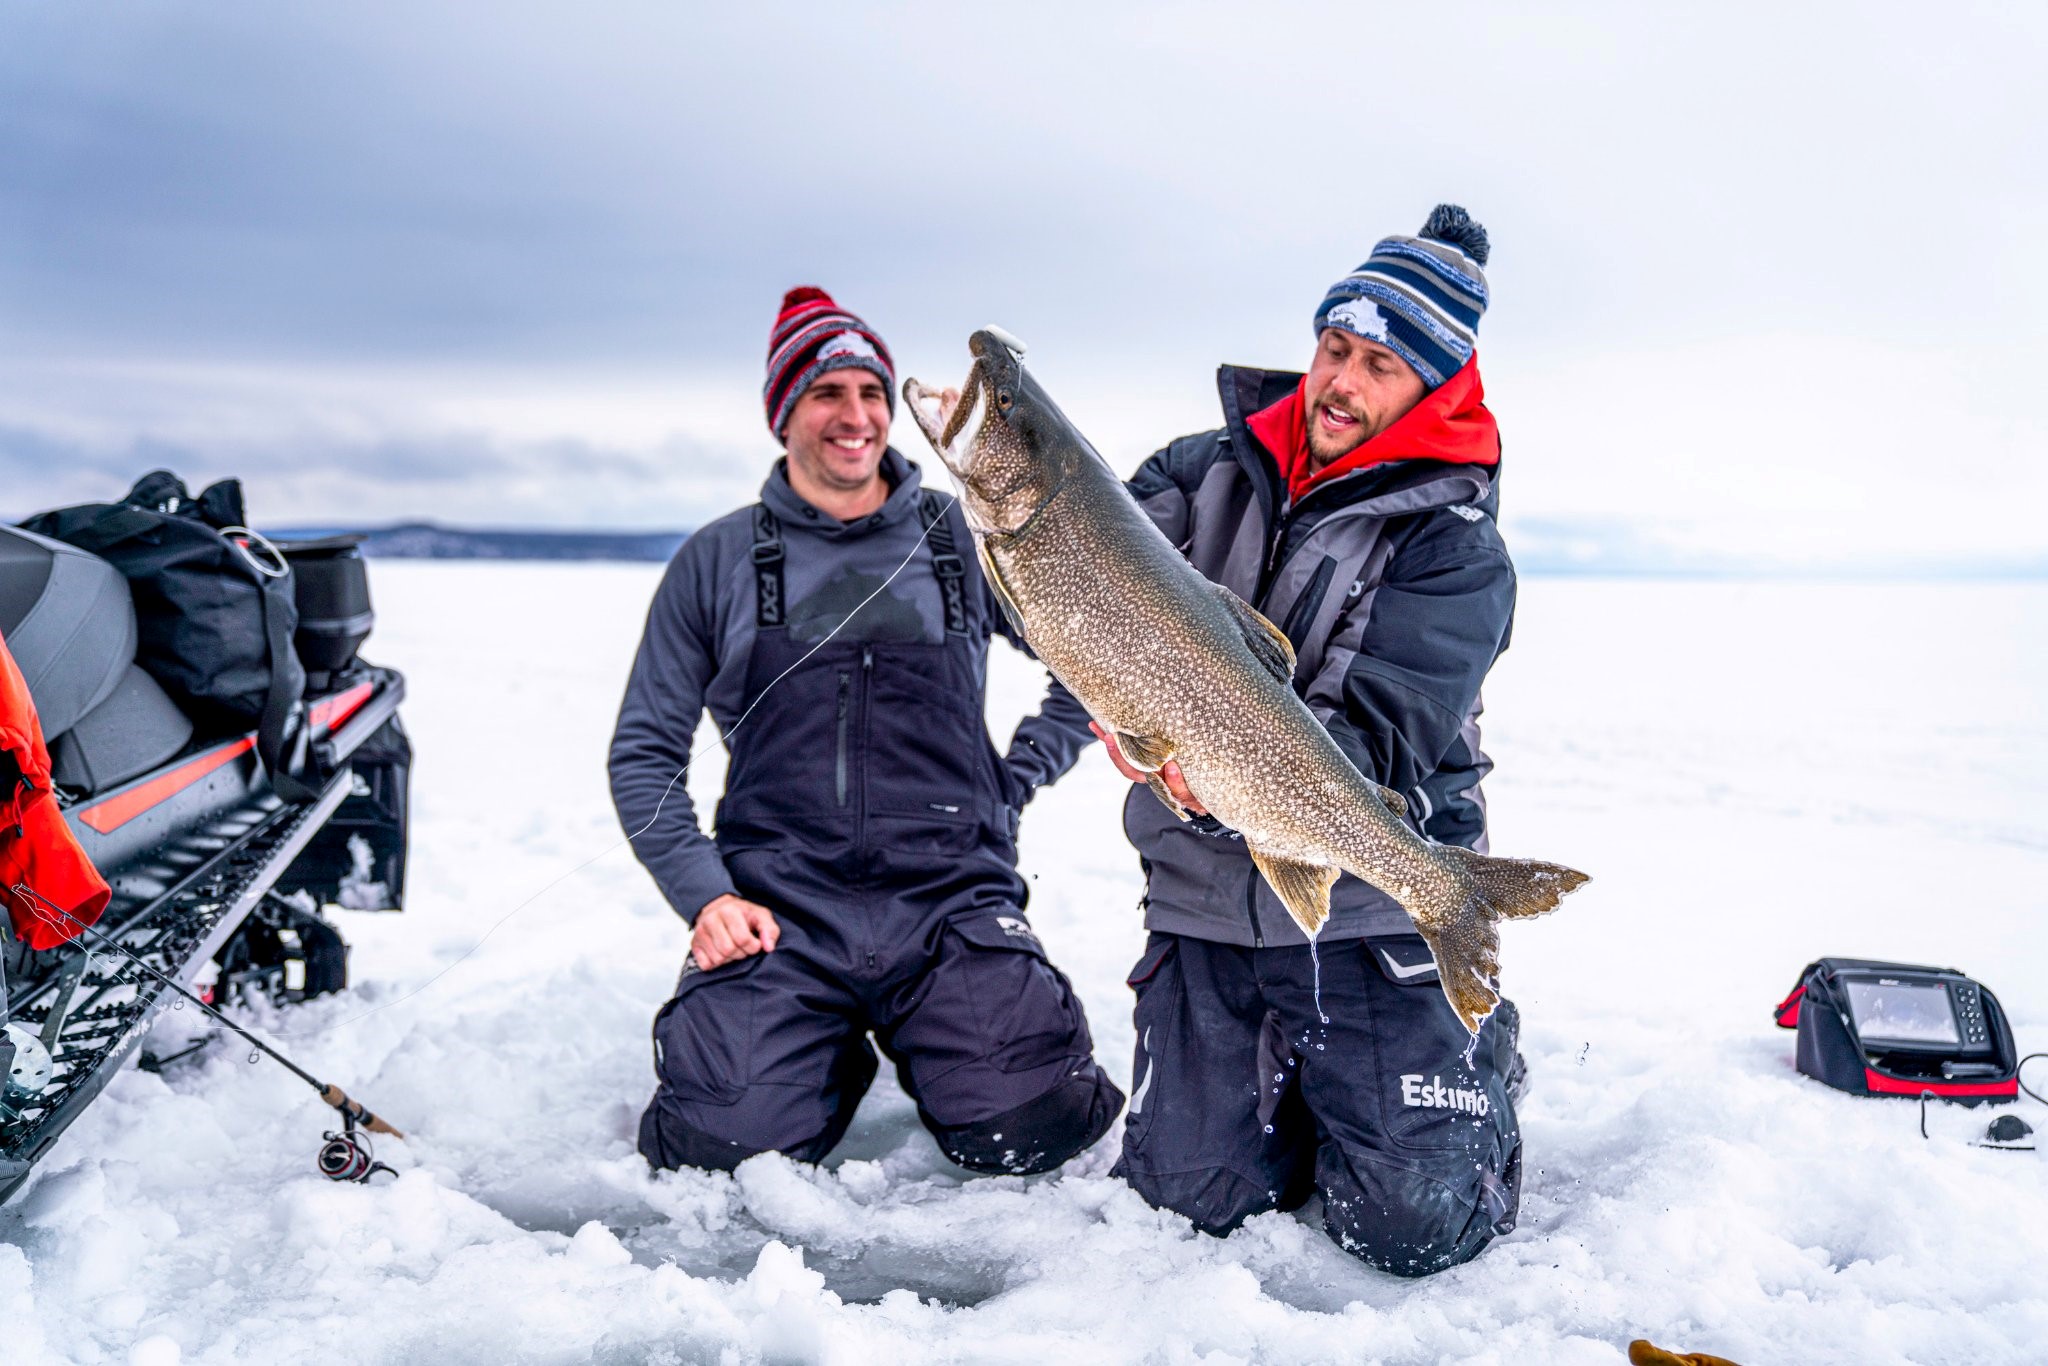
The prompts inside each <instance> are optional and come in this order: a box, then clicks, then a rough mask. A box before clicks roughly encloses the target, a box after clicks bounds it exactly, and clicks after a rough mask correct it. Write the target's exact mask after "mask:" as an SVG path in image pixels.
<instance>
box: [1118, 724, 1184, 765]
mask: <svg viewBox="0 0 2048 1366" xmlns="http://www.w3.org/2000/svg"><path fill="white" fill-rule="evenodd" d="M1116 747H1117V748H1118V749H1120V750H1122V751H1123V754H1124V758H1125V759H1126V760H1128V761H1129V763H1130V765H1131V767H1132V768H1135V769H1138V770H1139V771H1141V772H1144V773H1157V772H1158V771H1159V770H1160V769H1162V768H1165V767H1166V761H1167V760H1169V759H1171V758H1172V757H1173V746H1172V745H1170V744H1168V743H1167V742H1166V741H1164V740H1158V739H1154V738H1152V737H1150V736H1146V735H1132V734H1131V733H1130V732H1129V731H1121V730H1120V731H1118V732H1117V733H1116Z"/></svg>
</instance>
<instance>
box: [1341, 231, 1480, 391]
mask: <svg viewBox="0 0 2048 1366" xmlns="http://www.w3.org/2000/svg"><path fill="white" fill-rule="evenodd" d="M1491 251H1492V247H1491V245H1490V244H1489V243H1488V242H1487V240H1486V229H1485V228H1482V227H1480V226H1479V224H1477V223H1475V222H1473V221H1472V215H1471V214H1469V213H1466V212H1465V211H1464V210H1463V209H1461V208H1459V207H1458V206H1457V205H1456V204H1439V205H1437V206H1436V208H1435V209H1434V210H1432V211H1431V212H1430V215H1429V221H1428V222H1427V223H1424V224H1423V225H1422V232H1421V234H1420V235H1418V236H1415V237H1388V238H1383V239H1382V240H1381V241H1380V243H1379V245H1377V246H1375V247H1374V248H1373V249H1372V255H1371V256H1368V257H1367V258H1366V259H1365V264H1363V265H1361V266H1360V267H1359V268H1358V269H1357V270H1354V271H1352V272H1351V273H1350V274H1349V275H1347V276H1345V277H1344V278H1343V279H1341V280H1339V281H1338V282H1337V283H1336V284H1334V285H1331V286H1330V292H1329V294H1328V295H1327V296H1325V298H1324V299H1323V306H1322V307H1321V308H1318V309H1317V310H1316V335H1317V336H1318V337H1320V336H1322V335H1323V329H1324V328H1326V327H1341V328H1343V329H1344V330H1345V331H1346V332H1350V333H1352V334H1354V335H1356V336H1360V337H1364V338H1365V339H1366V340H1367V341H1375V342H1378V343H1379V344H1380V345H1382V346H1384V347H1387V348H1388V349H1390V350H1392V351H1393V352H1394V353H1395V354H1396V355H1398V356H1400V357H1401V359H1402V360H1405V361H1407V362H1408V364H1409V365H1410V366H1411V367H1412V368H1413V369H1414V371H1415V373H1416V374H1418V375H1420V376H1422V382H1423V383H1424V384H1426V385H1428V386H1429V387H1430V388H1432V389H1434V388H1436V387H1437V386H1438V385H1439V384H1442V383H1443V382H1444V381H1445V380H1447V379H1449V378H1450V377H1451V376H1452V375H1455V374H1456V373H1458V371H1459V370H1461V369H1463V368H1464V366H1465V362H1467V361H1469V360H1471V359H1472V351H1473V348H1474V346H1475V345H1476V344H1477V339H1478V333H1479V318H1480V315H1481V314H1483V313H1485V312H1486V274H1485V272H1484V271H1482V270H1481V269H1480V267H1481V266H1484V265H1485V264H1486V258H1487V256H1488V255H1489V254H1491Z"/></svg>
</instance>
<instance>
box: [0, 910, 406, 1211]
mask: <svg viewBox="0 0 2048 1366" xmlns="http://www.w3.org/2000/svg"><path fill="white" fill-rule="evenodd" d="M13 890H14V894H15V895H16V896H17V897H19V898H21V899H22V900H24V901H26V902H27V903H28V904H29V906H30V907H31V908H33V909H34V910H35V912H36V914H38V915H40V916H42V917H43V918H44V919H45V920H50V921H51V923H52V924H53V925H54V924H55V923H56V922H55V921H54V920H52V919H51V917H52V915H53V914H54V915H56V916H61V917H63V918H64V919H65V920H68V921H69V922H71V924H72V925H73V926H75V927H76V928H77V930H78V931H79V932H80V933H82V934H88V935H91V936H92V938H93V939H94V940H95V941H96V942H97V943H98V944H99V945H100V946H101V947H103V948H107V949H111V950H113V951H114V952H115V953H118V954H120V955H121V956H122V957H123V958H126V959H127V960H128V961H129V962H131V963H133V964H134V965H135V966H136V967H138V968H141V969H142V970H143V971H144V972H146V973H148V974H149V975H150V976H151V977H154V978H156V980H157V981H159V982H162V983H163V984H164V985H165V986H167V987H169V988H170V989H171V990H172V991H175V992H177V993H178V995H180V996H182V997H184V998H185V999H186V1000H188V1001H190V1002H191V1003H192V1004H193V1005H196V1006H198V1007H199V1008H200V1009H201V1010H203V1011H205V1012H206V1013H207V1014H208V1015H211V1016H212V1017H213V1018H214V1019H216V1020H218V1021H220V1022H221V1023H222V1024H224V1025H226V1026H227V1027H228V1028H229V1029H231V1030H233V1031H234V1032H235V1033H236V1034H239V1035H240V1036H241V1037H242V1038H244V1039H246V1040H247V1041H248V1042H249V1045H250V1046H251V1047H252V1048H254V1049H256V1050H257V1051H258V1052H259V1053H261V1054H263V1055H264V1056H266V1057H268V1058H270V1059H271V1060H273V1061H274V1062H277V1063H278V1064H280V1065H281V1066H283V1067H284V1069H285V1070H286V1071H288V1072H290V1073H291V1074H292V1075H293V1076H295V1077H297V1078H298V1079H299V1080H300V1081H303V1082H305V1083H306V1085H308V1086H310V1087H312V1088H313V1089H314V1090H315V1091H317V1092H318V1093H319V1095H320V1099H321V1100H323V1101H325V1102H326V1103H327V1104H329V1105H331V1106H333V1107H334V1108H335V1109H336V1110H338V1111H339V1112H340V1113H341V1132H340V1133H338V1134H337V1133H335V1132H333V1131H332V1130H329V1131H328V1132H327V1133H326V1134H325V1135H324V1137H325V1139H326V1143H325V1145H324V1146H323V1147H322V1148H321V1149H320V1153H319V1156H318V1158H317V1159H315V1160H316V1164H317V1165H318V1166H319V1168H320V1174H321V1175H323V1176H325V1177H327V1178H328V1179H329V1180H333V1181H356V1182H367V1181H368V1180H369V1179H370V1178H371V1177H372V1176H374V1175H375V1174H376V1173H378V1172H380V1171H381V1172H391V1173H392V1175H394V1176H395V1175H397V1173H396V1172H394V1171H392V1169H391V1168H390V1167H387V1166H385V1165H384V1164H383V1163H382V1162H379V1161H377V1158H376V1153H375V1151H374V1149H373V1148H372V1147H371V1146H370V1140H369V1139H368V1138H367V1137H365V1136H364V1135H363V1134H359V1133H357V1131H356V1126H358V1125H361V1126H362V1128H363V1130H365V1131H366V1132H367V1133H372V1134H387V1135H389V1136H390V1137H392V1138H396V1139H399V1140H401V1141H403V1140H404V1138H405V1135H404V1134H403V1133H402V1132H400V1131H399V1130H398V1129H396V1128H394V1127H393V1126H392V1125H391V1124H389V1123H387V1122H386V1121H385V1120H383V1119H382V1118H380V1117H379V1116H377V1115H376V1114H375V1113H374V1112H372V1111H371V1110H370V1109H369V1107H368V1106H365V1105H364V1104H363V1103H362V1102H361V1101H358V1100H354V1099H351V1098H350V1096H349V1094H348V1092H346V1091H344V1090H342V1089H341V1088H340V1087H339V1086H336V1085H334V1084H333V1083H332V1082H324V1081H321V1080H320V1079H319V1078H318V1077H316V1076H314V1075H313V1074H312V1073H311V1072H308V1071H307V1070H306V1069H305V1068H303V1067H301V1066H299V1065H298V1064H297V1063H295V1062H293V1061H292V1060H291V1059H290V1058H287V1057H286V1056H285V1055H284V1054H282V1053H280V1052H278V1051H277V1050H276V1049H275V1048H272V1047H271V1046H270V1045H269V1044H267V1043H265V1042H263V1040H261V1039H259V1038H257V1037H256V1036H255V1035H254V1034H252V1033H250V1032H249V1031H248V1030H247V1029H244V1028H243V1027H242V1026H241V1025H239V1024H236V1023H235V1022H234V1021H233V1020H231V1019H229V1018H228V1017H227V1016H226V1015H223V1014H222V1013H221V1012H220V1011H219V1010H216V1009H215V1008H214V1007H213V1005H212V1003H210V1002H209V1001H207V1000H206V999H205V998H203V997H201V996H200V995H199V994H198V993H197V992H194V991H192V990H190V989H189V988H187V987H186V986H185V985H184V984H183V983H181V982H179V981H177V980H176V979H174V978H172V977H170V976H167V975H166V974H164V973H162V972H159V971H157V969H156V968H155V967H154V966H152V965H151V964H150V963H149V961H148V960H147V959H145V958H143V956H142V955H141V954H139V953H136V952H135V951H134V950H133V949H131V948H129V947H128V946H127V945H126V944H123V943H121V942H120V941H119V940H117V939H115V938H113V937H112V936H110V935H108V934H105V933H103V932H102V931H100V930H99V929H97V928H95V927H94V926H91V925H88V924H86V923H85V922H84V921H82V920H80V919H79V918H78V917H77V916H75V915H73V914H71V912H69V911H67V910H65V909H64V908H63V907H61V906H59V905H57V904H56V903H55V902H54V901H51V900H50V899H49V898H48V897H46V896H44V895H43V894H42V893H40V892H38V891H36V890H35V889H34V888H33V887H30V886H29V885H28V884H27V883H25V882H16V883H15V884H14V889H13ZM58 928H62V927H61V926H59V927H58ZM254 1060H255V1059H254V1058H251V1059H250V1061H252V1062H253V1061H254Z"/></svg>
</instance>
